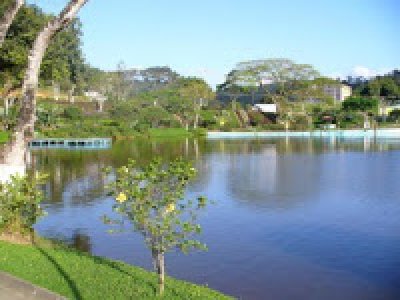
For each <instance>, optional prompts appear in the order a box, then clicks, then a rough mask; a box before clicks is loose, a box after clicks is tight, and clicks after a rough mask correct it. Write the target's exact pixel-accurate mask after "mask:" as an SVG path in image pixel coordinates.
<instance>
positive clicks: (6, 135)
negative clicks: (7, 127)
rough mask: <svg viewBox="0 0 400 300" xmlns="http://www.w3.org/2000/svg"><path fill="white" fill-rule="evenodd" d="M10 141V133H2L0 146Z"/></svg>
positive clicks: (0, 134)
mask: <svg viewBox="0 0 400 300" xmlns="http://www.w3.org/2000/svg"><path fill="white" fill-rule="evenodd" d="M8 139H9V134H8V132H4V131H0V144H4V143H6V142H7V141H8Z"/></svg>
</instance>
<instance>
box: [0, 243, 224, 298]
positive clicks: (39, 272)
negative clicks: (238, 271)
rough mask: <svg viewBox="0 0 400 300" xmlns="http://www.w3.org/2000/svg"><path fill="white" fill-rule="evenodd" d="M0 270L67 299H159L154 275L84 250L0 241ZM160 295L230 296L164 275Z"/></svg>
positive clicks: (193, 296)
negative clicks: (161, 293)
mask: <svg viewBox="0 0 400 300" xmlns="http://www.w3.org/2000/svg"><path fill="white" fill-rule="evenodd" d="M0 253H1V256H0V270H2V271H5V272H8V273H10V274H12V275H14V276H17V277H19V278H22V279H24V280H27V281H29V282H32V283H34V284H36V285H39V286H42V287H44V288H47V289H49V290H51V291H54V292H56V293H58V294H60V295H63V296H66V297H68V298H70V299H85V300H86V299H96V300H97V299H159V298H160V297H157V296H156V287H157V277H156V275H155V274H153V273H150V272H147V271H145V270H143V269H141V268H138V267H133V266H130V265H127V264H124V263H122V262H117V261H111V260H108V259H105V258H100V257H93V256H89V255H87V254H84V253H80V252H76V251H72V250H61V249H53V248H47V247H33V246H21V245H14V244H10V243H6V242H0ZM163 298H164V299H230V298H229V297H227V296H224V295H222V294H220V293H218V292H216V291H213V290H211V289H208V288H206V287H202V286H197V285H194V284H191V283H187V282H184V281H180V280H176V279H173V278H167V281H166V290H165V295H164V297H163Z"/></svg>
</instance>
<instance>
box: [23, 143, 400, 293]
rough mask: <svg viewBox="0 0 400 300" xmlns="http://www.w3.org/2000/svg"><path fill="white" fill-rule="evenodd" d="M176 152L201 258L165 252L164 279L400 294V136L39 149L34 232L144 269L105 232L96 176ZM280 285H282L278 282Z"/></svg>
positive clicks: (129, 248) (120, 239)
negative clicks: (39, 205)
mask: <svg viewBox="0 0 400 300" xmlns="http://www.w3.org/2000/svg"><path fill="white" fill-rule="evenodd" d="M155 156H161V157H163V158H164V159H166V160H172V159H175V158H177V157H181V156H183V157H186V158H188V159H191V160H192V161H194V163H195V165H196V167H197V168H198V169H199V176H198V178H197V180H196V182H194V183H193V184H192V185H191V187H190V189H189V191H188V192H189V194H190V195H191V196H193V195H194V194H198V193H201V194H205V195H206V196H208V197H209V198H211V199H213V200H216V201H217V204H216V205H215V206H211V207H210V209H209V210H208V211H207V213H206V214H205V215H204V216H202V217H201V220H200V221H201V222H202V224H203V227H204V236H203V239H204V242H206V243H207V244H208V246H209V248H210V251H209V252H208V253H201V254H200V253H195V254H193V255H191V256H190V258H189V257H185V256H180V255H177V254H175V253H171V254H169V256H168V259H167V263H169V264H170V265H168V270H169V272H170V274H171V275H173V276H177V277H178V278H182V279H186V280H190V281H193V282H197V283H200V284H205V283H207V284H209V285H210V286H211V287H213V288H216V289H219V290H221V291H224V292H226V293H230V294H233V295H235V296H236V297H243V298H244V299H264V298H265V297H264V296H265V295H270V296H271V298H273V299H311V298H312V299H348V298H351V299H356V300H357V299H390V300H392V299H393V300H395V299H396V300H397V299H400V286H399V285H398V284H397V283H398V282H400V281H399V279H400V273H399V271H398V270H399V266H400V254H399V249H400V237H399V235H398V232H399V228H400V219H399V218H398V216H399V215H400V203H399V201H398V200H399V198H398V195H399V194H400V185H398V183H397V181H398V178H400V139H399V140H391V141H385V140H374V139H354V140H344V139H340V138H322V139H304V138H275V139H259V140H210V141H207V140H196V139H182V140H151V141H149V140H135V141H125V142H119V143H117V144H115V145H114V146H113V148H112V149H109V150H104V151H77V152H71V151H62V150H51V151H50V150H38V151H36V150H35V151H33V152H32V159H31V162H32V168H33V169H39V170H42V171H45V172H47V173H49V174H50V181H49V183H48V185H47V186H46V194H47V196H48V200H47V201H46V203H45V208H46V210H47V211H48V212H49V215H48V216H47V217H46V218H44V219H42V221H41V222H39V224H38V225H37V226H36V228H37V230H38V231H39V232H40V233H41V234H43V235H45V236H49V237H58V238H62V239H64V240H66V241H68V242H69V243H70V244H73V245H75V247H77V248H79V249H81V250H83V251H87V252H91V253H94V254H96V255H102V256H107V257H110V258H113V259H120V260H123V261H126V262H128V263H133V264H136V265H139V266H142V267H145V268H151V265H150V257H148V256H147V255H148V253H147V252H146V251H145V248H144V246H143V243H142V240H141V238H140V236H136V235H132V234H123V235H117V236H112V237H110V236H109V235H108V234H107V233H106V231H107V229H108V227H106V226H105V225H104V224H102V222H101V220H100V216H102V215H104V214H109V213H111V203H112V200H111V199H110V198H108V197H107V196H106V195H105V193H104V184H105V182H104V178H103V175H102V169H103V168H104V167H106V166H113V167H120V166H121V165H123V164H126V162H127V160H128V158H133V159H135V160H137V162H138V163H139V164H146V163H148V162H149V161H150V160H151V159H152V158H153V157H155ZM288 282H290V285H288V284H287V283H288Z"/></svg>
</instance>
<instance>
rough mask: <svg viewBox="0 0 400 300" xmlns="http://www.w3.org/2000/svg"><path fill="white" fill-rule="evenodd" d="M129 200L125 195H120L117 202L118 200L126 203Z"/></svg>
mask: <svg viewBox="0 0 400 300" xmlns="http://www.w3.org/2000/svg"><path fill="white" fill-rule="evenodd" d="M127 199H128V198H127V197H126V195H125V194H124V193H119V195H118V197H117V198H116V199H115V200H117V201H118V202H119V203H124V202H125V201H126V200H127Z"/></svg>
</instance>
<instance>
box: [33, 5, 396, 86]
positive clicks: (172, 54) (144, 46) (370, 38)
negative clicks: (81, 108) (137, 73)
mask: <svg viewBox="0 0 400 300" xmlns="http://www.w3.org/2000/svg"><path fill="white" fill-rule="evenodd" d="M66 2H67V0H28V3H35V4H37V5H38V6H40V7H41V8H42V9H44V10H45V11H46V12H52V13H58V12H59V11H60V10H61V9H62V7H63V6H64V5H65V4H66ZM79 16H80V18H81V20H82V22H83V33H84V36H83V50H84V54H85V56H86V58H87V60H88V62H89V63H90V64H92V65H93V66H95V67H99V68H101V69H104V70H114V69H116V66H117V64H118V63H119V62H121V61H123V62H124V63H125V65H126V66H127V68H133V67H135V68H136V67H139V68H145V67H150V66H170V67H171V68H172V69H174V70H176V71H177V72H178V73H180V74H182V75H185V76H198V77H202V78H204V79H206V80H207V81H208V82H209V83H210V84H211V85H216V84H218V83H222V82H223V81H224V78H225V74H227V73H228V72H229V71H230V70H232V69H233V68H234V67H235V65H236V64H237V63H238V62H241V61H245V60H252V59H264V58H289V59H292V60H294V61H295V62H297V63H306V64H311V65H313V66H314V67H315V68H316V69H317V70H318V71H320V72H321V74H323V75H325V76H331V77H338V76H341V77H344V76H347V75H360V76H373V75H376V74H379V73H385V72H388V71H390V70H393V69H395V68H400V38H399V36H400V22H399V17H400V1H399V0H279V1H278V0H202V1H195V0H168V1H167V0H151V1H149V0H147V1H146V0H89V2H88V4H87V5H86V6H85V7H84V8H83V9H82V11H81V12H80V14H79Z"/></svg>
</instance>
